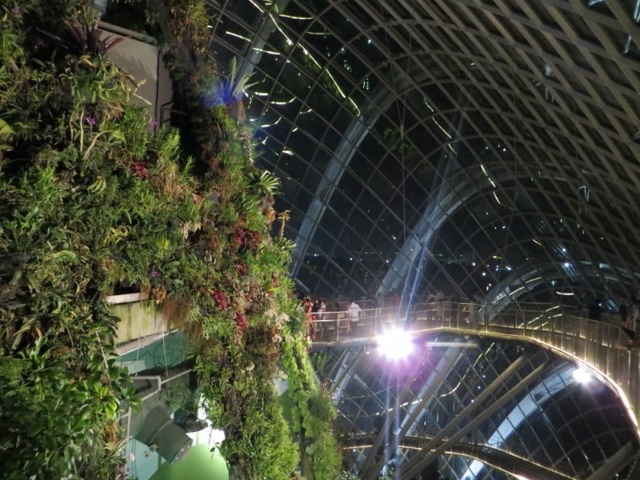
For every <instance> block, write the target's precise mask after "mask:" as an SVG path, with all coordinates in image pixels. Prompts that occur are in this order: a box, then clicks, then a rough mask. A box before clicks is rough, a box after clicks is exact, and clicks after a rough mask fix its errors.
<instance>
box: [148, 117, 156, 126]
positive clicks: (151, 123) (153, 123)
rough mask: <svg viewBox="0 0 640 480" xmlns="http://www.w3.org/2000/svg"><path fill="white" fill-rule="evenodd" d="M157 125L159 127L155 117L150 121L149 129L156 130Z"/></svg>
mask: <svg viewBox="0 0 640 480" xmlns="http://www.w3.org/2000/svg"><path fill="white" fill-rule="evenodd" d="M156 125H158V120H156V117H153V118H152V119H151V120H149V128H156Z"/></svg>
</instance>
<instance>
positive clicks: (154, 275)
mask: <svg viewBox="0 0 640 480" xmlns="http://www.w3.org/2000/svg"><path fill="white" fill-rule="evenodd" d="M158 275H160V274H159V273H158V271H157V270H156V269H155V268H154V269H153V270H151V276H152V277H153V278H155V277H157V276H158Z"/></svg>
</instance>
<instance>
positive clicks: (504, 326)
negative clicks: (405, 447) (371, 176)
mask: <svg viewBox="0 0 640 480" xmlns="http://www.w3.org/2000/svg"><path fill="white" fill-rule="evenodd" d="M314 324H315V329H314V330H315V341H316V342H329V343H330V344H336V343H337V344H345V345H346V344H349V343H351V342H353V341H354V340H358V341H359V342H361V341H372V342H373V341H374V339H375V337H376V336H377V335H380V334H383V333H384V332H385V330H387V329H389V328H392V327H396V328H403V329H405V330H408V331H412V332H415V333H419V332H430V331H433V332H437V331H443V332H445V331H449V332H453V333H459V334H463V335H473V336H490V337H495V338H504V339H512V340H521V341H529V342H533V343H536V344H538V345H540V346H542V347H543V348H548V349H550V350H553V351H555V352H556V353H558V354H560V355H562V356H564V357H566V358H568V359H570V360H572V361H574V362H576V363H578V364H583V365H585V366H588V367H591V369H592V370H593V371H594V374H596V375H598V376H600V377H601V379H602V380H604V381H605V382H607V383H608V384H609V385H611V387H612V388H613V389H614V390H616V391H617V392H618V394H619V395H620V397H621V399H622V401H623V403H624V404H625V406H626V408H627V409H628V411H629V415H630V417H631V418H632V420H633V422H634V423H635V425H636V427H637V425H638V412H640V349H639V348H638V347H639V346H640V344H639V343H638V342H637V341H634V340H632V339H631V338H630V337H629V335H628V334H627V333H626V332H625V330H623V329H622V328H621V327H620V326H619V325H616V324H613V323H605V322H600V321H595V320H590V319H586V318H581V317H580V316H577V315H574V314H573V312H566V311H562V309H561V308H559V307H553V308H549V309H547V310H545V311H540V310H532V309H528V308H526V307H522V306H513V307H510V308H504V309H500V311H498V310H497V309H495V308H494V309H493V310H492V307H491V306H482V305H480V304H474V303H455V302H435V303H429V304H422V305H417V306H414V308H412V309H411V310H410V311H408V312H404V313H403V312H402V311H399V309H398V308H397V307H383V308H372V309H366V310H361V312H360V315H359V318H358V321H357V323H356V322H352V321H351V322H350V320H349V317H348V314H347V312H326V313H324V314H323V315H322V317H318V318H317V320H316V321H315V322H314ZM349 328H350V329H351V334H347V330H348V329H349ZM636 430H637V428H636ZM638 436H639V437H640V433H638Z"/></svg>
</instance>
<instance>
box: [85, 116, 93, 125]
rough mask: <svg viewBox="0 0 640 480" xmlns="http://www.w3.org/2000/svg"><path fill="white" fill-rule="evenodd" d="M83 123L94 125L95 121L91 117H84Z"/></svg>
mask: <svg viewBox="0 0 640 480" xmlns="http://www.w3.org/2000/svg"><path fill="white" fill-rule="evenodd" d="M84 121H85V122H87V125H95V124H96V119H95V118H93V117H92V116H91V115H87V116H86V117H84Z"/></svg>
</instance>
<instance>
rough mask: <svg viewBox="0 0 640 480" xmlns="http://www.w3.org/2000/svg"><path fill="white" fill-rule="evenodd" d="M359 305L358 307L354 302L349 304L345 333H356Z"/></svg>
mask: <svg viewBox="0 0 640 480" xmlns="http://www.w3.org/2000/svg"><path fill="white" fill-rule="evenodd" d="M360 310H361V309H360V305H358V304H357V303H356V302H355V301H354V300H351V301H350V302H349V307H348V308H347V317H348V318H349V324H348V326H347V333H351V331H353V333H355V332H357V331H358V321H359V320H360Z"/></svg>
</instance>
